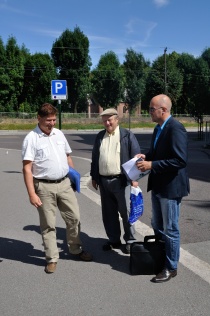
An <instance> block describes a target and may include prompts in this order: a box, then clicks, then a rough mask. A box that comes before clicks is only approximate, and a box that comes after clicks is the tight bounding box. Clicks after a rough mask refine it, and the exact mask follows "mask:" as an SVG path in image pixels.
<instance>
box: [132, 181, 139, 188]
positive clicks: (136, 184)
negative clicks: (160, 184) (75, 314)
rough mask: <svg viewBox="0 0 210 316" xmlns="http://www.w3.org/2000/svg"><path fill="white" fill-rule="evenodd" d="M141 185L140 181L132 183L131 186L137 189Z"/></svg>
mask: <svg viewBox="0 0 210 316" xmlns="http://www.w3.org/2000/svg"><path fill="white" fill-rule="evenodd" d="M138 185H139V183H138V181H131V186H132V187H134V188H137V187H138Z"/></svg>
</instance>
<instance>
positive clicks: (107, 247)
mask: <svg viewBox="0 0 210 316" xmlns="http://www.w3.org/2000/svg"><path fill="white" fill-rule="evenodd" d="M121 246H122V243H121V241H119V242H110V241H108V242H107V243H106V244H105V245H103V248H102V249H103V250H104V251H109V250H112V249H120V248H121Z"/></svg>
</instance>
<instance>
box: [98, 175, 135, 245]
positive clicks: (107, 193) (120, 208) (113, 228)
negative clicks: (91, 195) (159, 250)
mask: <svg viewBox="0 0 210 316" xmlns="http://www.w3.org/2000/svg"><path fill="white" fill-rule="evenodd" d="M99 187H100V193H101V206H102V219H103V223H104V228H105V231H106V234H107V236H108V238H109V240H110V242H113V243H117V242H119V241H120V236H121V229H120V220H119V214H120V216H121V218H122V222H123V228H124V235H123V238H124V240H125V241H126V242H128V241H130V240H135V238H134V227H133V226H132V225H131V224H130V223H129V221H128V217H129V208H128V207H127V206H128V204H129V203H128V201H127V203H126V196H125V191H126V190H127V189H129V188H130V186H129V187H127V188H125V187H124V186H122V183H121V178H120V177H119V178H113V179H109V178H106V177H102V176H101V177H100V184H99Z"/></svg>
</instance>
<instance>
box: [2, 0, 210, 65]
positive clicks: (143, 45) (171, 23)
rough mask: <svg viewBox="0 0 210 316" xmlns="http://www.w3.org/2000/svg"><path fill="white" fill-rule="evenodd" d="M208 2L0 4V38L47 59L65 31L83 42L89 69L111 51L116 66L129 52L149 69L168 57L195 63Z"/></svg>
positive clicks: (208, 26) (27, 0)
mask: <svg viewBox="0 0 210 316" xmlns="http://www.w3.org/2000/svg"><path fill="white" fill-rule="evenodd" d="M209 15H210V1H208V0H200V1H197V0H62V1H57V0H0V37H1V39H2V40H3V43H4V45H6V42H7V40H8V38H9V37H10V36H13V37H15V38H16V41H17V44H18V45H19V46H22V44H24V45H25V47H26V48H27V49H28V50H29V51H30V53H31V54H34V53H37V52H39V53H48V54H50V53H51V48H52V45H53V43H54V42H55V40H56V39H58V38H59V36H60V35H61V34H62V33H63V32H64V31H65V30H66V29H69V30H71V31H73V30H74V28H75V27H79V28H80V30H81V31H82V32H83V34H84V35H85V36H87V37H88V39H89V43H90V46H89V55H90V58H91V61H92V64H93V65H92V68H94V67H96V66H97V64H98V62H99V60H100V57H101V56H102V55H104V54H105V53H107V52H108V51H113V52H115V53H116V55H117V56H118V58H119V61H120V63H123V61H124V59H125V54H126V50H127V49H130V48H132V49H133V50H134V51H135V52H137V53H141V54H142V55H143V56H144V58H145V60H147V61H150V62H151V63H152V62H153V61H154V60H155V59H156V58H157V57H159V56H161V55H163V54H164V49H167V51H166V53H167V54H168V53H169V54H170V53H172V52H173V51H175V52H177V53H179V54H181V53H188V54H191V55H193V56H195V57H199V56H200V55H201V54H202V52H203V51H204V50H205V49H206V48H209V47H210V18H209Z"/></svg>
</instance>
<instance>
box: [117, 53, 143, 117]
mask: <svg viewBox="0 0 210 316" xmlns="http://www.w3.org/2000/svg"><path fill="white" fill-rule="evenodd" d="M148 67H149V63H148V62H146V61H145V59H144V57H143V55H142V54H141V53H137V52H135V51H134V50H133V49H127V51H126V55H125V61H124V63H123V69H124V75H125V87H124V88H125V89H124V100H125V103H126V104H127V107H128V110H129V113H132V111H133V110H134V109H135V108H136V106H137V105H139V104H140V103H141V99H142V96H143V95H144V93H145V88H146V77H147V73H148Z"/></svg>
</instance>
